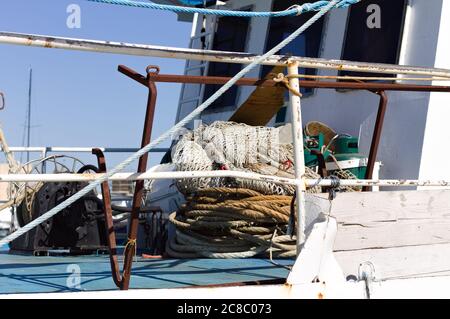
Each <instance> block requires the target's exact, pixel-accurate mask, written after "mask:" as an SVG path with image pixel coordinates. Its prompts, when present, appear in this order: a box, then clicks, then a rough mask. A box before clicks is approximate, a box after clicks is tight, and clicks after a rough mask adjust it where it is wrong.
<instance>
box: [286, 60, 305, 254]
mask: <svg viewBox="0 0 450 319" xmlns="http://www.w3.org/2000/svg"><path fill="white" fill-rule="evenodd" d="M288 74H289V75H294V76H295V75H298V62H293V63H289V65H288ZM289 85H290V87H291V88H292V89H293V90H296V91H297V92H300V84H299V80H298V78H295V77H291V78H289ZM289 107H290V109H291V112H292V138H293V142H294V169H295V178H296V179H302V180H303V178H304V175H305V155H304V150H303V130H302V112H301V99H300V96H298V95H296V94H293V93H292V92H291V91H290V92H289ZM296 192H297V197H296V204H297V225H298V226H297V255H298V254H299V253H300V246H301V245H302V244H303V243H304V242H305V221H306V218H305V194H306V185H305V183H299V184H298V185H297V186H296Z"/></svg>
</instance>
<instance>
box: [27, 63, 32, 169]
mask: <svg viewBox="0 0 450 319" xmlns="http://www.w3.org/2000/svg"><path fill="white" fill-rule="evenodd" d="M32 86H33V69H32V68H31V66H30V81H29V84H28V113H27V147H30V140H31V90H32ZM29 161H30V152H29V151H27V163H28V162H29Z"/></svg>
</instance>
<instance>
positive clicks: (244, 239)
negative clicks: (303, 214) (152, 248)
mask: <svg viewBox="0 0 450 319" xmlns="http://www.w3.org/2000/svg"><path fill="white" fill-rule="evenodd" d="M291 203H292V196H282V195H263V194H260V193H258V192H256V191H254V190H250V189H245V188H209V189H202V190H198V191H197V192H196V193H195V194H192V195H191V196H189V197H188V198H187V202H186V204H184V205H183V206H182V207H181V208H180V209H179V210H178V211H177V212H174V213H172V214H171V215H170V216H169V221H170V222H171V223H172V224H174V225H175V227H176V236H174V237H172V239H171V241H170V242H169V243H168V245H167V249H166V250H167V253H168V254H169V255H170V256H172V257H175V258H198V257H207V258H248V257H253V256H256V255H266V256H270V257H276V258H287V257H294V256H295V255H296V238H295V236H288V235H287V225H288V222H289V216H290V211H291Z"/></svg>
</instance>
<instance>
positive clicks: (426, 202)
mask: <svg viewBox="0 0 450 319" xmlns="http://www.w3.org/2000/svg"><path fill="white" fill-rule="evenodd" d="M331 215H332V216H333V217H335V218H336V220H337V221H338V233H337V236H336V242H335V247H334V250H335V251H341V250H355V249H370V248H388V247H401V246H412V245H426V244H442V243H450V191H449V190H432V191H401V192H371V193H343V194H339V195H338V196H337V198H336V199H335V200H334V201H333V206H332V210H331Z"/></svg>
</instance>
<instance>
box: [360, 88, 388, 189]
mask: <svg viewBox="0 0 450 319" xmlns="http://www.w3.org/2000/svg"><path fill="white" fill-rule="evenodd" d="M375 93H376V94H378V95H379V96H380V103H379V106H378V111H377V119H376V121H375V127H374V129H373V136H372V142H371V144H370V151H369V159H368V161H367V170H366V176H365V179H372V176H373V170H374V168H375V162H376V160H377V154H378V147H379V146H380V140H381V132H382V130H383V124H384V116H385V115H386V110H387V104H388V97H387V95H386V92H384V91H379V92H375ZM363 191H366V192H367V191H370V187H367V186H366V187H364V188H363Z"/></svg>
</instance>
